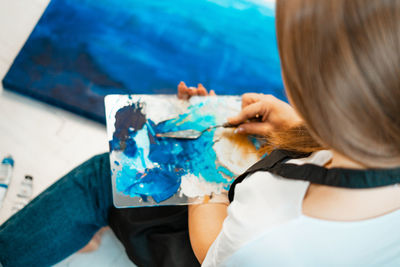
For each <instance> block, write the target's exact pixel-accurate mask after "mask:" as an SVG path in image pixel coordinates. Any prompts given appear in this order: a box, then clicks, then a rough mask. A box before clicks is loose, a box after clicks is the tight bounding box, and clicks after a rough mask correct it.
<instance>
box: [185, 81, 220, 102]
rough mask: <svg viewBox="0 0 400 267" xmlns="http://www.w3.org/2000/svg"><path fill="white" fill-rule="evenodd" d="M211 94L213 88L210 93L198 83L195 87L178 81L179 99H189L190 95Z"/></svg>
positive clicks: (213, 93)
mask: <svg viewBox="0 0 400 267" xmlns="http://www.w3.org/2000/svg"><path fill="white" fill-rule="evenodd" d="M196 95H198V96H207V95H210V96H213V95H215V92H214V90H210V93H208V92H207V89H206V88H204V86H203V85H202V84H201V83H199V84H198V85H197V87H187V86H186V84H185V83H184V82H180V83H179V84H178V98H179V99H185V100H186V99H189V98H190V97H192V96H196Z"/></svg>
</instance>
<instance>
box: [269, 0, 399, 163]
mask: <svg viewBox="0 0 400 267" xmlns="http://www.w3.org/2000/svg"><path fill="white" fill-rule="evenodd" d="M276 27H277V36H278V46H279V52H280V58H281V65H282V73H283V76H284V80H285V84H286V92H287V94H288V97H289V99H290V101H291V103H292V104H293V106H294V107H295V108H296V109H297V111H298V112H299V114H300V115H301V116H302V117H303V119H304V121H305V126H304V127H305V128H304V127H303V129H302V131H300V132H301V134H302V135H303V136H306V135H307V136H308V137H310V135H311V136H312V137H313V139H314V140H316V141H317V143H318V144H320V145H321V146H322V147H327V148H332V149H334V150H336V151H338V152H339V153H341V154H343V155H345V156H347V157H349V158H351V159H353V160H355V161H358V162H361V163H362V164H364V165H365V166H368V167H390V166H398V165H399V163H400V1H398V0H370V1H366V0H277V8H276ZM292 133H294V135H295V136H298V134H296V131H289V134H288V136H286V137H283V138H281V139H282V140H281V143H282V144H284V143H287V142H285V141H283V140H288V139H289V140H290V138H291V137H290V135H291V134H292ZM307 133H309V134H307ZM292 137H293V135H292ZM296 138H297V137H296ZM303 138H304V137H303ZM306 142H309V143H306V144H303V146H304V147H306V146H307V144H312V143H313V144H314V146H315V150H316V149H320V147H321V146H320V147H318V146H317V145H316V143H315V142H312V139H311V138H308V139H307V140H306ZM289 143H290V142H289ZM276 146H278V147H279V146H280V145H279V140H278V143H277V144H276ZM296 146H297V147H298V146H300V147H301V146H302V145H301V143H300V145H299V144H295V147H296ZM297 150H302V149H301V148H298V149H297Z"/></svg>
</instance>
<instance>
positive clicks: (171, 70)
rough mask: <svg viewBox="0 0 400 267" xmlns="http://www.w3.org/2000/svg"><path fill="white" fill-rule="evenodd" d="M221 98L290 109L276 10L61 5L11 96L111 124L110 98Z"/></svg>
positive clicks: (49, 16) (11, 80)
mask: <svg viewBox="0 0 400 267" xmlns="http://www.w3.org/2000/svg"><path fill="white" fill-rule="evenodd" d="M181 80H183V81H185V82H187V84H190V85H194V84H197V83H198V82H202V83H203V84H204V85H205V86H206V87H207V88H212V89H215V90H216V91H217V93H219V94H232V95H239V94H242V93H245V92H262V93H269V94H273V95H275V96H276V97H278V98H280V99H283V100H285V99H286V98H285V96H284V93H283V83H282V79H281V74H280V62H279V57H278V49H277V44H276V36H275V19H274V10H273V8H271V7H270V6H265V5H262V4H257V3H254V2H252V1H251V0H208V1H207V0H196V1H193V0H168V1H165V0H146V1H142V0H141V1H139V0H118V1H115V0H52V1H51V3H50V4H49V6H48V8H47V9H46V11H45V13H44V15H43V16H42V18H41V19H40V21H39V22H38V24H37V25H36V27H35V29H34V31H33V32H32V34H31V36H30V37H29V39H28V41H27V42H26V44H25V45H24V47H23V49H22V50H21V52H20V53H19V55H18V56H17V58H16V59H15V61H14V63H13V65H12V67H11V68H10V70H9V72H8V73H7V75H6V76H5V78H4V80H3V85H4V87H5V88H8V89H11V90H14V91H17V92H20V93H23V94H26V95H29V96H31V97H34V98H38V99H40V100H43V101H46V102H48V103H51V104H54V105H56V106H60V107H63V108H65V109H68V110H71V111H73V112H76V113H78V114H81V115H83V116H87V117H89V118H92V119H95V120H98V121H101V122H103V123H104V122H105V118H104V105H103V96H105V95H107V94H138V93H144V94H151V93H175V92H176V86H177V84H178V83H179V81H181Z"/></svg>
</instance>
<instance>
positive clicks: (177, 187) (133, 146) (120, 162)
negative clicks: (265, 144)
mask: <svg viewBox="0 0 400 267" xmlns="http://www.w3.org/2000/svg"><path fill="white" fill-rule="evenodd" d="M105 102H106V113H107V131H108V138H109V143H110V162H111V171H112V183H113V196H114V204H115V205H116V206H117V207H137V206H154V205H183V204H188V203H195V202H203V201H205V199H208V198H207V197H208V196H210V195H213V194H214V195H215V194H217V195H219V194H224V193H227V191H228V189H229V187H230V184H231V182H232V180H233V178H234V177H236V176H237V175H239V174H240V173H242V172H244V171H245V170H246V169H247V168H248V167H249V166H250V165H252V164H253V163H254V162H256V161H257V160H258V154H257V150H256V146H255V145H254V140H253V141H252V140H251V139H249V137H248V136H245V135H238V134H234V132H233V131H234V130H233V129H232V128H230V129H225V128H214V129H210V130H208V131H206V132H204V133H203V134H202V135H201V136H200V137H199V138H198V139H195V140H182V139H173V138H162V137H161V138H160V137H158V136H157V134H159V133H166V132H175V131H180V130H188V129H192V130H199V131H202V130H204V129H207V128H208V127H210V126H215V125H222V124H223V123H225V122H226V119H227V117H228V116H232V115H235V114H237V112H238V111H239V110H240V106H241V101H240V97H234V96H230V97H229V96H219V97H194V98H191V99H190V100H189V101H182V100H178V99H177V98H176V97H175V96H165V95H156V96H154V95H109V96H107V97H106V100H105Z"/></svg>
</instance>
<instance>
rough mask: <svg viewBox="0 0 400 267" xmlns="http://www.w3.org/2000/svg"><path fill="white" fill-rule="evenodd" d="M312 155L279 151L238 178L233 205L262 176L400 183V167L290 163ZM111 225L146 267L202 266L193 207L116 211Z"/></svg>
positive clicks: (359, 184)
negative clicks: (192, 232)
mask: <svg viewBox="0 0 400 267" xmlns="http://www.w3.org/2000/svg"><path fill="white" fill-rule="evenodd" d="M309 155H310V154H301V153H294V152H290V151H285V150H274V151H273V152H272V153H271V154H270V155H268V156H266V157H264V158H263V159H261V160H260V161H258V162H257V163H256V164H254V165H253V166H252V167H250V168H249V169H248V170H247V171H246V172H244V173H243V174H242V175H240V176H239V177H238V178H236V179H235V181H234V182H233V183H232V185H231V188H230V190H229V195H228V196H229V200H230V201H232V200H233V197H234V193H235V186H236V185H237V184H238V183H240V182H242V181H243V180H244V179H245V178H246V177H248V176H249V175H250V174H252V173H254V172H257V171H269V172H271V173H273V174H277V175H279V176H282V177H284V178H288V179H296V180H304V181H309V182H311V183H314V184H322V185H329V186H335V187H344V188H373V187H379V186H387V185H392V184H396V183H400V168H396V169H369V170H354V169H342V168H332V169H326V168H324V167H320V166H317V165H314V164H304V165H296V164H290V163H285V162H286V161H287V160H289V159H293V158H304V157H307V156H309ZM110 226H111V228H112V229H113V231H114V233H115V234H116V235H117V237H118V238H119V239H120V241H121V242H122V244H123V245H124V246H125V249H126V252H127V254H128V257H129V258H130V259H131V260H132V261H133V262H134V263H135V264H136V265H138V266H140V267H141V266H146V267H153V266H154V267H164V266H165V267H167V266H168V267H171V266H172V267H190V266H200V264H199V263H198V261H197V259H196V257H195V256H194V254H193V251H192V248H191V245H190V241H189V233H188V212H187V206H164V207H149V208H129V209H116V208H112V209H111V211H110Z"/></svg>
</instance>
